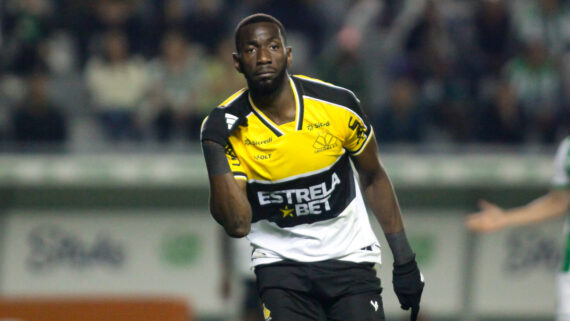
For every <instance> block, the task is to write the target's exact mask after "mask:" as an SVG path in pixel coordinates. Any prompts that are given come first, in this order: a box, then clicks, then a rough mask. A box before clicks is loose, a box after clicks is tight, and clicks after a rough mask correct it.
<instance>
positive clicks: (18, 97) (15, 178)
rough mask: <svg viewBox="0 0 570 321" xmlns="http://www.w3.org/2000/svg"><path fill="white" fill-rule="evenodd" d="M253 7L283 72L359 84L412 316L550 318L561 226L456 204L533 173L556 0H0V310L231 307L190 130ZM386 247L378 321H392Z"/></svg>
mask: <svg viewBox="0 0 570 321" xmlns="http://www.w3.org/2000/svg"><path fill="white" fill-rule="evenodd" d="M253 12H266V13H269V14H272V15H274V16H276V17H277V18H279V19H280V20H281V21H282V22H283V23H284V25H285V27H286V28H287V30H288V40H289V44H290V45H291V46H292V47H293V56H294V63H293V67H292V70H291V71H292V72H293V73H300V74H305V75H308V76H313V77H316V78H320V79H323V80H325V81H330V82H333V83H335V84H338V85H341V86H345V87H348V88H350V89H352V90H354V91H355V92H356V94H357V95H358V96H359V97H360V98H361V101H362V105H363V107H364V109H365V110H366V112H367V114H368V116H369V117H370V119H371V120H372V122H373V124H374V125H375V131H376V135H377V138H378V141H379V144H380V149H381V151H380V152H381V155H382V157H383V161H384V163H385V165H386V167H387V169H388V171H389V173H390V175H391V177H392V179H393V183H394V185H395V188H396V190H397V193H398V195H399V198H400V202H401V206H402V209H403V213H404V220H405V221H406V224H407V226H408V234H409V237H410V239H411V241H412V242H413V246H414V248H415V249H416V250H417V252H418V259H419V262H420V265H421V266H422V269H423V272H424V274H425V276H426V279H427V282H428V283H427V287H426V289H425V292H424V300H423V303H422V311H423V313H424V316H423V318H424V319H423V320H424V321H428V320H431V321H433V320H438V321H440V320H444V321H445V320H460V321H475V320H489V321H490V320H497V321H499V320H501V321H504V320H517V321H522V320H529V321H530V320H532V321H542V320H544V321H551V320H554V305H555V287H554V278H555V275H556V271H557V269H558V265H559V261H560V255H561V251H562V244H563V242H564V241H565V240H562V227H561V221H554V222H550V223H547V224H542V225H540V226H537V227H532V228H523V229H517V230H507V231H504V232H500V233H497V234H492V235H488V236H477V235H472V234H469V233H467V232H466V230H465V229H464V227H463V220H464V218H465V214H467V213H469V212H472V211H474V210H476V202H477V200H478V199H479V198H481V197H485V198H487V199H489V200H491V201H495V202H498V203H499V204H500V205H503V206H514V205H520V204H522V203H524V202H526V201H528V200H530V199H531V198H534V197H536V196H538V195H540V194H541V193H544V192H545V191H546V190H547V189H548V184H549V178H550V175H551V172H550V171H551V160H552V157H553V153H554V148H555V146H556V144H557V143H558V141H560V140H561V139H562V138H563V137H565V136H566V135H568V134H569V128H570V108H569V106H570V105H569V99H570V96H569V93H570V1H567V0H515V1H500V0H480V1H476V0H434V1H427V0H407V1H404V0H402V1H396V0H385V1H376V0H288V1H287V0H246V1H238V0H164V1H162V0H3V1H0V22H1V28H2V29H1V33H0V191H1V192H0V319H2V320H5V319H6V318H7V319H9V320H22V321H24V320H28V321H66V320H70V321H71V320H73V321H76V320H91V319H89V317H88V315H90V314H89V313H91V314H93V313H95V315H99V320H100V319H102V318H104V319H106V320H117V321H127V320H134V319H136V320H137V321H141V320H148V321H154V320H172V321H176V320H179V319H177V318H178V317H180V315H183V317H184V316H185V317H186V318H187V316H188V315H190V319H191V320H197V321H230V320H235V317H236V315H237V311H238V309H239V300H240V295H239V291H234V292H232V293H233V294H232V295H231V296H230V297H229V298H224V297H222V295H221V290H220V287H221V286H220V282H221V273H222V270H223V269H222V267H221V264H222V263H221V262H222V260H221V256H222V254H221V250H220V248H221V246H220V237H219V234H220V229H219V228H218V226H217V225H216V224H215V222H214V221H213V220H212V219H211V218H210V216H209V214H208V211H207V198H208V187H207V177H206V173H205V168H204V164H203V161H202V157H201V152H200V148H199V144H198V134H199V133H198V132H199V129H198V127H199V124H200V121H201V119H202V118H203V117H204V115H205V114H206V113H207V112H208V110H210V109H211V108H213V107H215V106H216V105H217V104H218V103H219V102H220V101H221V100H223V99H224V98H225V97H226V96H228V95H230V94H231V93H233V92H234V91H235V90H237V89H239V88H241V86H243V81H242V79H241V77H240V75H239V74H237V73H236V72H235V71H234V70H233V66H232V64H231V56H230V52H231V51H232V50H233V27H234V26H235V25H236V23H237V22H238V21H239V20H240V19H241V18H243V17H244V16H246V15H248V14H250V13H253ZM376 228H377V226H376ZM381 234H382V233H379V237H380V238H382V236H381ZM382 241H383V242H384V240H382ZM386 252H389V251H386ZM384 260H385V262H387V263H386V268H384V269H379V275H380V276H381V277H382V279H383V280H384V282H383V286H384V288H385V290H384V300H385V307H386V311H387V314H388V316H389V320H407V314H405V313H402V312H400V311H399V307H398V304H397V302H396V298H395V295H394V294H393V292H392V289H391V276H390V273H391V266H390V265H391V262H392V261H391V258H390V256H389V253H385V254H384ZM234 281H235V283H236V286H238V287H239V284H238V282H237V280H234ZM36 299H38V300H39V303H37V304H35V303H34V301H33V300H36ZM113 300H115V301H113ZM116 300H121V301H120V302H119V303H117V301H116ZM64 302H67V304H68V305H64ZM110 302H115V303H110ZM97 304H99V305H97ZM153 304H154V305H158V306H157V307H156V309H155V308H154V305H153ZM54 306H55V307H58V306H59V307H61V306H66V308H65V309H68V310H66V311H69V313H66V314H65V315H64V316H62V315H58V314H57V313H56V312H54V311H53V307H54ZM85 306H88V308H86V307H85ZM133 307H135V308H134V309H135V310H138V311H141V309H142V311H147V312H145V313H144V316H142V317H141V316H140V315H136V314H132V313H131V312H129V311H131V310H132V309H133ZM35 309H39V310H37V311H36V310H35ZM50 309H52V310H50ZM82 309H83V310H82ZM89 309H91V310H89ZM93 309H95V311H96V312H93ZM145 309H149V310H145ZM154 309H155V310H154ZM15 310H18V311H19V312H18V313H20V314H19V315H10V313H16V312H9V311H15ZM32 310H34V311H36V312H37V315H35V316H34V315H32V314H33V313H35V312H30V311H32ZM38 311H39V312H38ZM81 311H83V312H81ZM86 311H91V312H86ZM166 311H170V312H171V314H164V313H167V312H166ZM173 311H178V316H175V314H176V313H175V312H173ZM26 313H27V314H26ZM31 313H32V314H31ZM97 313H98V314H97ZM104 313H109V314H104ZM113 313H114V314H113ZM78 315H82V317H78ZM103 316H104V317H103ZM129 316H131V318H130V319H129ZM155 317H156V318H155ZM3 318H4V319H3ZM65 318H67V319H65ZM94 320H98V319H97V318H95V319H94Z"/></svg>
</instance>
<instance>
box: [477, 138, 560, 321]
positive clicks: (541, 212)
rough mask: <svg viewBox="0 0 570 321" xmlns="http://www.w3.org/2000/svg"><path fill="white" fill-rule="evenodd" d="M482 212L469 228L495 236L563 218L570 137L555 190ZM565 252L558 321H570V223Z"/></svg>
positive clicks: (556, 166)
mask: <svg viewBox="0 0 570 321" xmlns="http://www.w3.org/2000/svg"><path fill="white" fill-rule="evenodd" d="M479 206H480V207H481V211H480V212H477V213H474V214H472V215H469V217H468V218H467V222H466V224H467V227H468V228H469V229H470V230H473V231H477V232H491V231H495V230H499V229H502V228H506V227H509V226H519V225H527V224H533V223H537V222H542V221H545V220H548V219H552V218H555V217H559V216H562V215H564V214H566V213H567V212H568V208H570V136H568V137H566V139H564V140H563V141H562V143H561V144H560V146H559V148H558V151H557V153H556V157H555V160H554V175H553V178H552V189H551V191H550V192H549V193H547V194H546V195H544V196H542V197H539V198H537V199H535V200H533V201H532V202H530V203H528V204H527V205H524V206H521V207H516V208H512V209H502V208H500V207H498V206H497V205H495V204H491V203H489V202H487V201H483V200H482V201H481V202H480V204H479ZM564 236H565V237H564V242H565V247H564V252H563V255H562V258H563V261H562V266H561V270H560V273H559V274H558V289H557V290H558V293H557V297H558V302H557V318H556V320H557V321H570V273H569V268H570V222H569V218H568V217H567V219H566V224H565V227H564Z"/></svg>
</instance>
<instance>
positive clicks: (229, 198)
mask: <svg viewBox="0 0 570 321" xmlns="http://www.w3.org/2000/svg"><path fill="white" fill-rule="evenodd" d="M246 123H247V120H246V119H243V118H241V117H240V119H239V120H238V121H236V122H235V124H234V126H232V127H231V128H228V127H227V124H226V120H225V111H224V109H223V108H216V109H214V110H213V111H212V112H211V113H210V115H209V116H208V118H207V119H206V120H205V121H204V124H203V125H202V132H201V139H200V140H201V142H202V151H203V153H204V159H205V161H206V168H207V170H208V179H209V181H210V212H211V213H212V216H213V217H214V219H215V220H216V221H217V222H218V223H219V224H220V225H222V226H223V227H224V230H225V231H226V233H227V234H228V235H229V236H231V237H244V236H246V235H247V234H248V233H249V231H250V228H251V205H250V204H249V200H248V199H247V193H246V182H245V181H243V180H237V179H235V178H234V175H233V173H232V171H231V170H230V166H229V164H228V159H227V157H226V152H225V150H226V149H225V146H228V144H229V142H228V140H229V137H230V135H231V133H232V132H233V131H234V130H235V129H236V128H237V127H238V126H240V125H244V124H246Z"/></svg>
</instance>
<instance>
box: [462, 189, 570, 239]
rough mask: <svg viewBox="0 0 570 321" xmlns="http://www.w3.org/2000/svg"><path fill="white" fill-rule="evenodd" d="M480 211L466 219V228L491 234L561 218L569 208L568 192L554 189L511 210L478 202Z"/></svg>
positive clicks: (569, 191)
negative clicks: (508, 228) (512, 227)
mask: <svg viewBox="0 0 570 321" xmlns="http://www.w3.org/2000/svg"><path fill="white" fill-rule="evenodd" d="M479 207H480V208H481V211H479V212H477V213H473V214H471V215H469V216H468V217H467V221H466V224H467V227H468V228H469V229H470V230H473V231H477V232H492V231H495V230H499V229H503V228H506V227H509V226H520V225H528V224H533V223H537V222H542V221H545V220H548V219H551V218H555V217H558V216H561V215H563V214H565V213H566V211H568V208H570V190H567V189H555V190H552V191H550V192H549V193H548V194H546V195H544V196H541V197H539V198H537V199H535V200H533V201H532V202H530V203H528V204H526V205H524V206H521V207H515V208H512V209H502V208H500V207H499V206H497V205H495V204H493V203H490V202H487V201H485V200H481V201H479Z"/></svg>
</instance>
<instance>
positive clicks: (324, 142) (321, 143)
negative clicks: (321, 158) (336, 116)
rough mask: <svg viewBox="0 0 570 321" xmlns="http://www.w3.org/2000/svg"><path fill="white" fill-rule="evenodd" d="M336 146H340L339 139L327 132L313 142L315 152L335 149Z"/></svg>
mask: <svg viewBox="0 0 570 321" xmlns="http://www.w3.org/2000/svg"><path fill="white" fill-rule="evenodd" d="M336 146H338V139H337V138H336V137H334V136H333V135H331V134H329V133H327V132H323V133H321V134H319V136H318V137H317V139H316V140H315V142H314V143H313V148H314V149H315V153H320V152H324V151H325V150H329V149H333V148H335V147H336Z"/></svg>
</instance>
